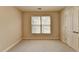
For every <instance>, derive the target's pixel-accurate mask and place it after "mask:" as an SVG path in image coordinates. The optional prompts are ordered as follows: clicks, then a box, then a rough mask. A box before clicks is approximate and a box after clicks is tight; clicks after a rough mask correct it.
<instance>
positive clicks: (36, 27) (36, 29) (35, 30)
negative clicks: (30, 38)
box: [32, 25, 40, 33]
mask: <svg viewBox="0 0 79 59" xmlns="http://www.w3.org/2000/svg"><path fill="white" fill-rule="evenodd" d="M32 33H40V26H33V25H32Z"/></svg>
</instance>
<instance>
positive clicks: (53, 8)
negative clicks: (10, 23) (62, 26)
mask: <svg viewBox="0 0 79 59" xmlns="http://www.w3.org/2000/svg"><path fill="white" fill-rule="evenodd" d="M17 8H18V9H20V10H21V11H24V12H25V11H60V10H61V9H63V8H64V6H17ZM38 8H41V10H39V9H38Z"/></svg>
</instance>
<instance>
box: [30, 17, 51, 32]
mask: <svg viewBox="0 0 79 59" xmlns="http://www.w3.org/2000/svg"><path fill="white" fill-rule="evenodd" d="M31 20H32V33H34V34H40V33H43V34H45V33H46V34H50V33H51V28H50V27H51V19H50V16H32V19H31Z"/></svg>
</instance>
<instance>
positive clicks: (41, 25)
mask: <svg viewBox="0 0 79 59" xmlns="http://www.w3.org/2000/svg"><path fill="white" fill-rule="evenodd" d="M32 17H33V16H32ZM36 17H37V16H36ZM49 17H50V16H49ZM33 26H40V33H32V34H50V33H51V19H50V24H48V25H47V24H42V16H40V25H37V24H32V27H33ZM43 26H49V27H50V33H43V32H42V27H43Z"/></svg>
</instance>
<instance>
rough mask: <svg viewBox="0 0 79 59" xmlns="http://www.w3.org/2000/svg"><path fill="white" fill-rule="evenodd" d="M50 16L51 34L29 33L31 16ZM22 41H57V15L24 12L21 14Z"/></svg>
mask: <svg viewBox="0 0 79 59" xmlns="http://www.w3.org/2000/svg"><path fill="white" fill-rule="evenodd" d="M36 15H37V16H44V15H48V16H51V20H52V22H51V23H52V24H51V25H52V27H51V29H52V30H51V32H52V33H51V34H37V35H35V34H32V33H31V16H36ZM22 25H23V26H22V27H23V30H22V31H23V35H22V37H23V39H59V34H60V33H59V26H60V25H59V13H58V12H24V13H23V21H22Z"/></svg>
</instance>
